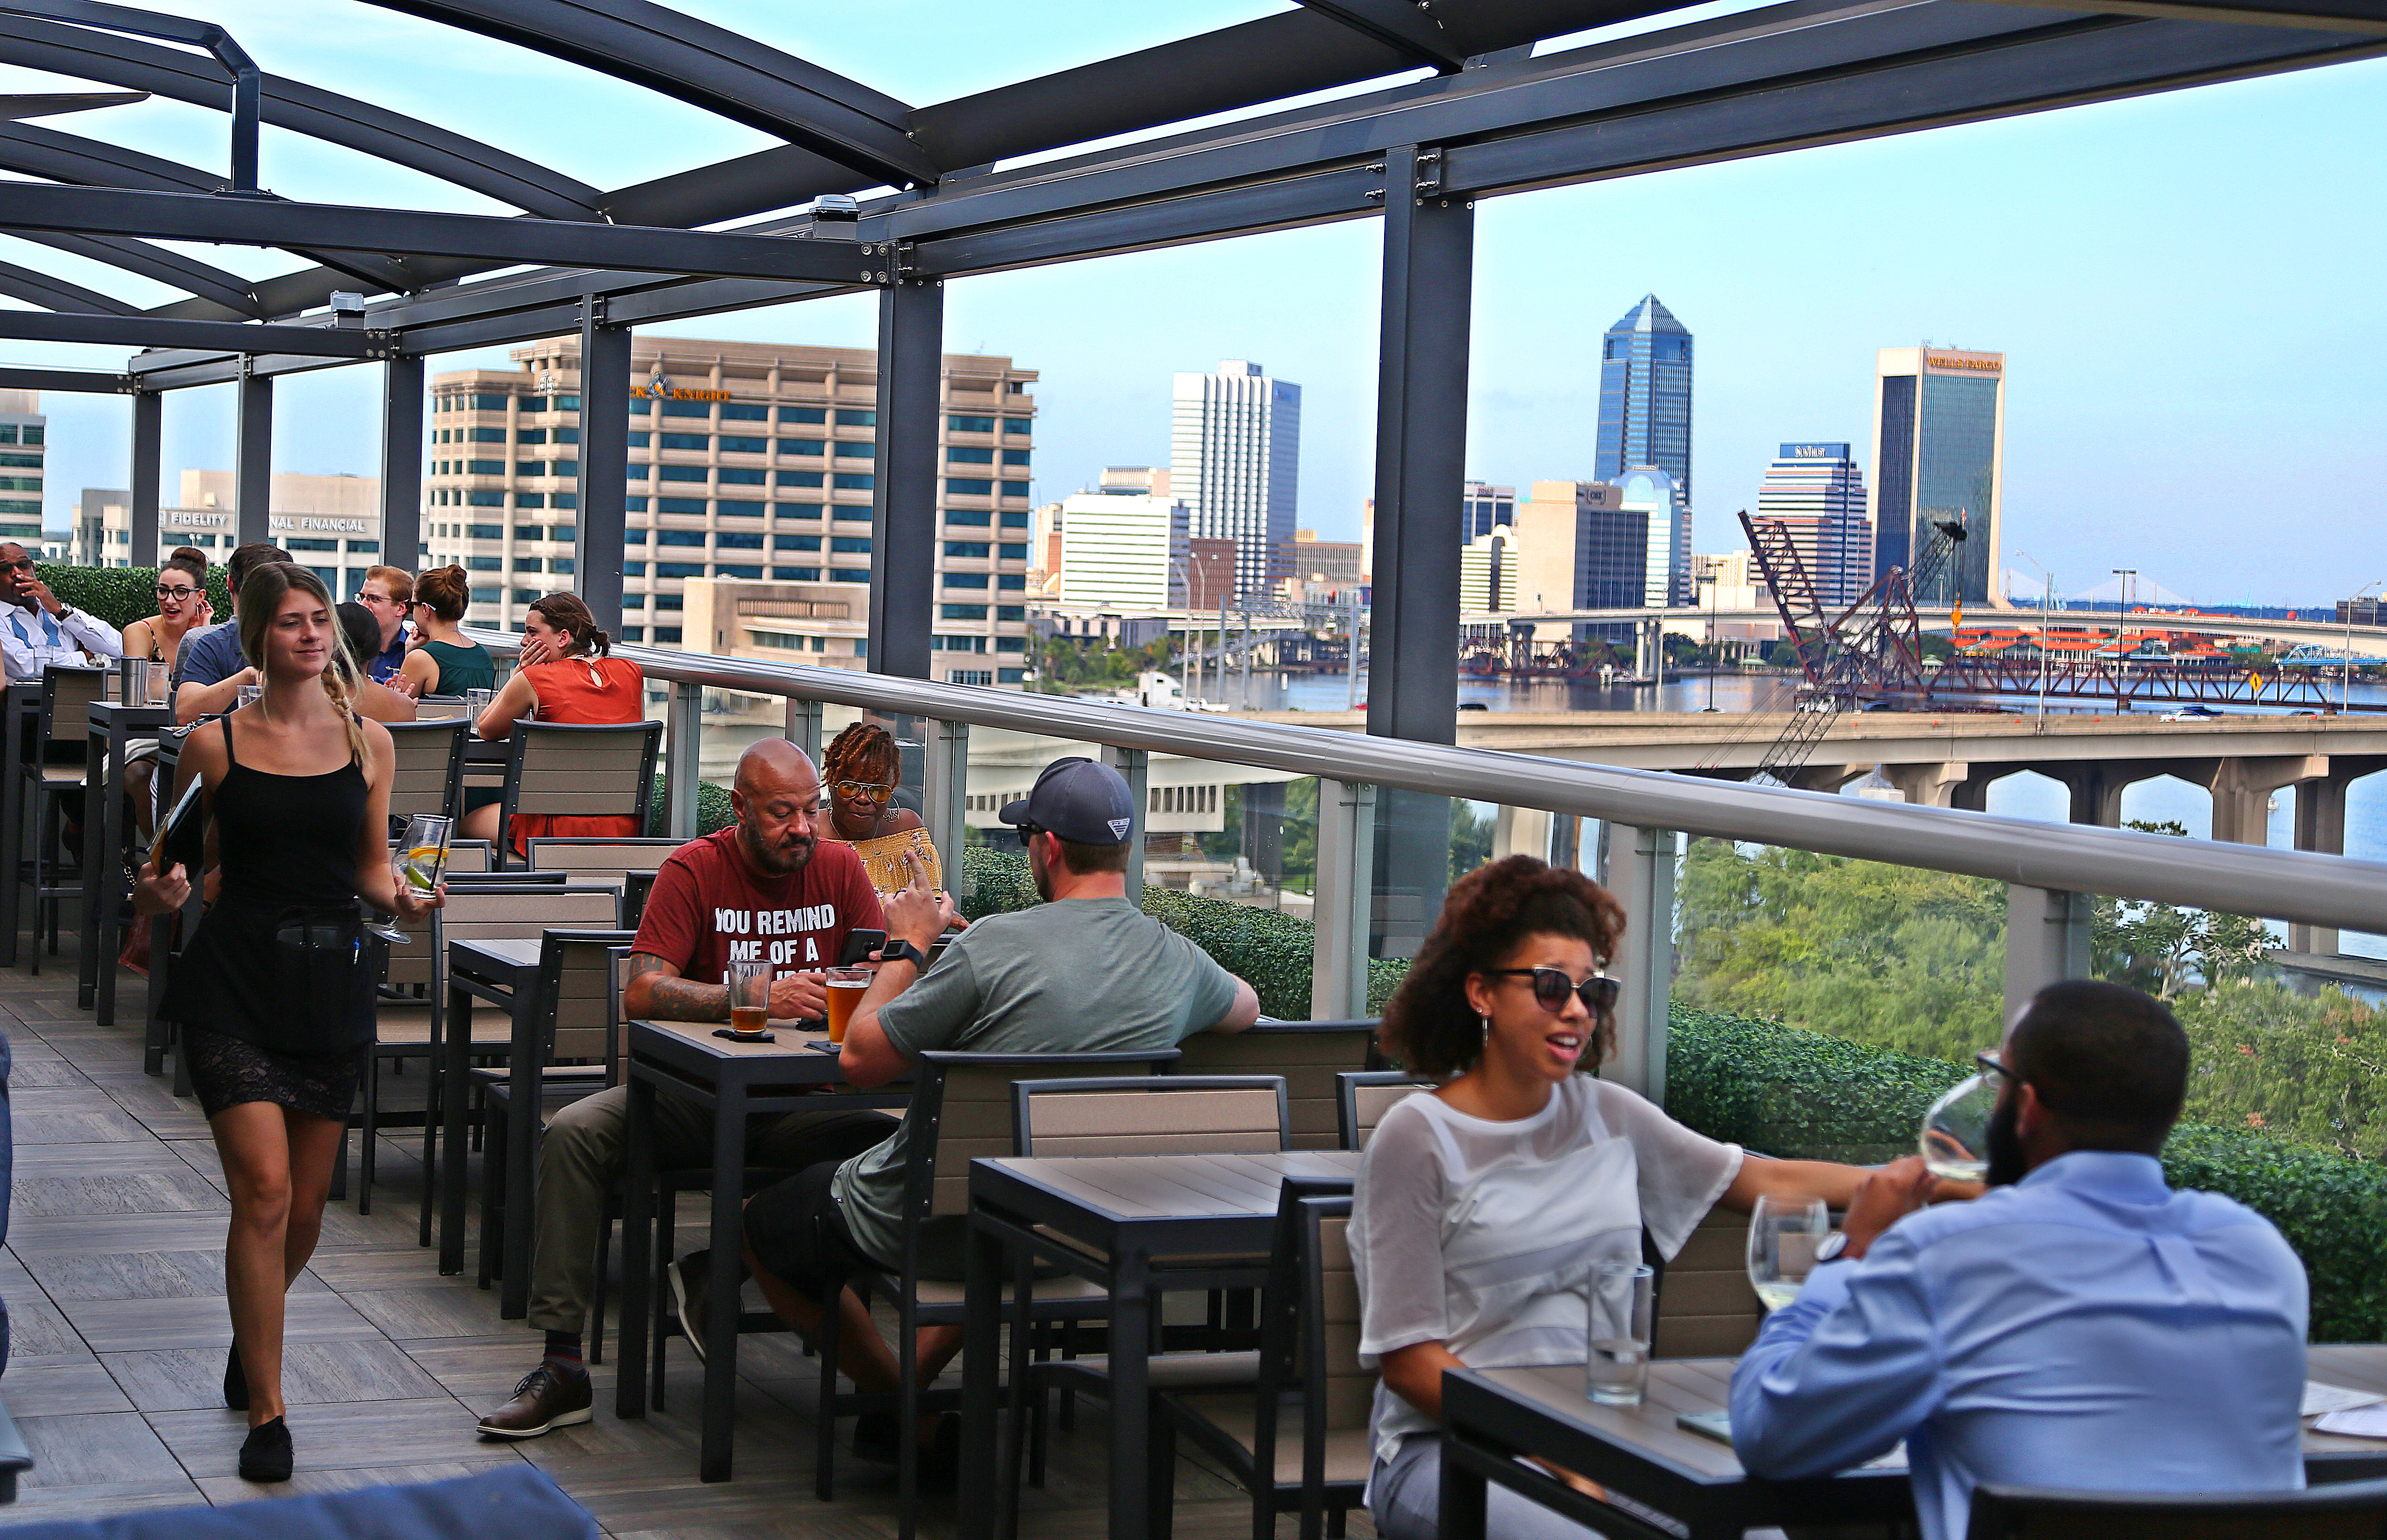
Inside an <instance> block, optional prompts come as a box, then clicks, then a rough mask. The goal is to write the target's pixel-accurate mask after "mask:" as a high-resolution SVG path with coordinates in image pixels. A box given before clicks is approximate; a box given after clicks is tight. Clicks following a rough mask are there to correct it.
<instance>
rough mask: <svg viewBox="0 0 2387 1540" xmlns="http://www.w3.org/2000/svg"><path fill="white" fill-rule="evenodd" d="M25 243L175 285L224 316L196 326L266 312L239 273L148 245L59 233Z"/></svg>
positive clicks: (33, 235)
mask: <svg viewBox="0 0 2387 1540" xmlns="http://www.w3.org/2000/svg"><path fill="white" fill-rule="evenodd" d="M17 238H18V239H19V240H20V241H38V242H40V243H41V244H42V245H44V246H52V247H55V248H57V250H59V251H65V252H71V253H73V254H74V255H75V256H78V257H87V258H89V259H91V260H93V261H95V262H105V263H107V265H108V266H109V267H112V268H120V269H121V270H123V271H126V272H131V273H137V274H139V275H140V276H142V277H144V278H149V279H154V280H156V281H157V282H158V283H160V284H169V285H170V286H172V287H174V288H178V289H181V290H183V292H184V293H186V294H189V295H192V296H193V297H196V298H198V299H201V300H204V301H206V302H207V303H208V304H209V305H212V306H214V307H216V308H217V309H219V310H220V311H221V312H222V313H221V316H195V317H192V318H191V319H193V320H225V321H235V320H249V321H254V320H258V319H259V318H260V317H261V316H262V315H263V313H264V312H263V310H262V309H261V308H260V307H259V305H258V302H257V291H256V290H254V289H252V288H250V287H248V284H247V280H246V279H244V278H242V277H241V276H240V274H238V273H236V272H227V271H224V270H223V269H221V268H216V267H209V266H208V264H207V263H205V262H195V261H193V260H192V259H189V258H188V257H185V256H183V254H182V253H181V252H179V251H169V250H167V249H166V248H165V247H164V246H152V245H150V244H149V243H148V242H146V241H133V240H126V239H125V238H123V237H122V236H119V235H69V234H62V233H60V232H58V231H55V230H49V231H36V230H20V231H18V232H17Z"/></svg>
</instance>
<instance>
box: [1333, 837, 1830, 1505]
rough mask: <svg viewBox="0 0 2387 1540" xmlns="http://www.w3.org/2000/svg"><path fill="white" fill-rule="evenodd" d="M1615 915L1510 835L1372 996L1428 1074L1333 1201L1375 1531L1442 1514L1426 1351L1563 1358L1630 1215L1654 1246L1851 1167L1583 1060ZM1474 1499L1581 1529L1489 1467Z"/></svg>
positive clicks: (1594, 1024)
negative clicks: (1510, 851)
mask: <svg viewBox="0 0 2387 1540" xmlns="http://www.w3.org/2000/svg"><path fill="white" fill-rule="evenodd" d="M1623 930H1624V912H1623V909H1621V908H1619V907H1618V905H1617V903H1616V901H1615V900H1614V899H1613V898H1611V897H1610V896H1609V894H1608V893H1607V891H1606V890H1603V889H1602V888H1600V887H1599V886H1598V884H1597V883H1594V882H1592V881H1591V880H1590V879H1589V878H1587V877H1584V876H1583V875H1581V874H1580V873H1577V872H1572V871H1568V870H1565V869H1564V868H1561V867H1556V866H1549V865H1544V864H1543V863H1541V862H1539V861H1536V860H1535V859H1534V858H1533V857H1531V856H1526V855H1512V856H1509V857H1508V858H1507V859H1505V860H1501V861H1496V862H1493V863H1492V864H1491V865H1487V866H1484V867H1481V868H1479V869H1477V870H1476V871H1474V872H1471V873H1470V874H1469V875H1468V876H1467V877H1464V878H1462V879H1460V880H1459V882H1458V883H1456V884H1455V885H1453V887H1452V888H1451V890H1450V898H1449V902H1448V903H1446V904H1445V905H1444V906H1443V911H1442V917H1441V919H1440V920H1439V921H1438V922H1437V923H1436V924H1435V926H1434V928H1433V934H1432V935H1430V936H1428V937H1427V938H1426V940H1425V945H1424V946H1423V947H1422V948H1421V949H1420V950H1419V953H1418V955H1417V961H1416V964H1415V965H1414V966H1412V967H1411V968H1410V970H1409V975H1408V979H1407V980H1406V981H1405V982H1404V983H1403V984H1402V985H1401V988H1400V991H1399V992H1398V993H1397V994H1396V995H1395V996H1394V997H1393V999H1392V1002H1391V1003H1390V1004H1388V1005H1387V1006H1386V1007H1385V1010H1384V1024H1383V1041H1384V1048H1385V1051H1386V1052H1387V1053H1389V1054H1392V1055H1393V1056H1394V1057H1395V1058H1396V1059H1398V1060H1400V1062H1401V1063H1402V1064H1404V1065H1405V1066H1407V1067H1408V1068H1409V1069H1410V1070H1411V1071H1412V1072H1414V1073H1416V1074H1418V1075H1419V1076H1421V1077H1422V1078H1424V1079H1433V1080H1436V1081H1439V1082H1441V1083H1440V1084H1439V1085H1438V1086H1437V1087H1436V1088H1435V1090H1434V1091H1433V1092H1432V1093H1431V1094H1425V1093H1421V1094H1419V1095H1415V1096H1411V1097H1409V1098H1408V1100H1406V1101H1403V1102H1401V1103H1399V1104H1397V1105H1395V1106H1394V1107H1393V1108H1392V1110H1391V1111H1389V1112H1387V1113H1386V1114H1385V1115H1384V1117H1383V1121H1382V1122H1381V1123H1379V1124H1378V1125H1377V1127H1376V1131H1375V1133H1374V1135H1373V1136H1372V1137H1371V1138H1370V1140H1369V1142H1368V1149H1367V1154H1366V1155H1364V1156H1363V1157H1362V1159H1361V1161H1360V1165H1359V1179H1358V1188H1357V1190H1356V1193H1355V1197H1354V1202H1353V1204H1352V1211H1351V1250H1352V1256H1353V1260H1354V1265H1355V1267H1356V1269H1357V1271H1358V1281H1359V1290H1360V1298H1361V1302H1362V1311H1363V1315H1362V1321H1361V1329H1360V1330H1361V1341H1360V1344H1359V1351H1360V1353H1361V1355H1362V1361H1363V1362H1366V1363H1369V1364H1371V1365H1373V1366H1375V1367H1377V1368H1378V1369H1380V1370H1381V1371H1382V1374H1383V1381H1382V1382H1381V1383H1380V1384H1379V1385H1378V1387H1377V1390H1376V1407H1375V1413H1374V1417H1373V1421H1372V1427H1373V1431H1374V1434H1375V1451H1376V1464H1375V1468H1374V1471H1373V1475H1372V1479H1371V1480H1370V1483H1369V1494H1368V1505H1369V1508H1370V1510H1371V1511H1372V1513H1373V1514H1374V1516H1375V1521H1376V1528H1377V1532H1378V1533H1379V1534H1383V1535H1385V1536H1387V1537H1388V1540H1431V1537H1432V1536H1433V1534H1434V1533H1435V1530H1436V1527H1437V1524H1438V1518H1437V1514H1438V1504H1439V1502H1440V1493H1441V1487H1442V1439H1441V1434H1440V1433H1439V1432H1438V1431H1437V1427H1438V1423H1439V1421H1440V1419H1441V1412H1442V1374H1443V1370H1446V1369H1458V1368H1463V1367H1467V1366H1473V1367H1476V1368H1499V1367H1508V1366H1513V1365H1521V1364H1545V1363H1580V1362H1581V1361H1582V1360H1583V1354H1584V1319H1585V1310H1586V1307H1587V1305H1588V1297H1587V1296H1588V1288H1587V1284H1588V1280H1589V1279H1590V1277H1591V1275H1592V1273H1593V1270H1594V1269H1595V1268H1596V1267H1597V1266H1598V1264H1599V1263H1602V1262H1606V1261H1611V1260H1614V1261H1629V1262H1638V1261H1639V1260H1640V1259H1641V1237H1642V1232H1643V1231H1645V1230H1646V1231H1648V1234H1649V1237H1650V1239H1651V1240H1652V1241H1654V1242H1655V1243H1656V1244H1657V1247H1658V1249H1659V1251H1660V1252H1661V1253H1662V1254H1663V1255H1665V1256H1673V1255H1674V1253H1675V1252H1676V1251H1677V1250H1679V1249H1680V1248H1681V1246H1682V1244H1683V1243H1684V1241H1685V1240H1686V1239H1687V1238H1688V1237H1689V1235H1690V1232H1691V1231H1692V1229H1693V1228H1694V1227H1695V1226H1697V1225H1698V1224H1699V1220H1700V1219H1701V1218H1704V1217H1705V1216H1706V1214H1707V1212H1708V1210H1709V1209H1710V1208H1711V1207H1712V1206H1713V1205H1716V1204H1718V1203H1722V1204H1724V1205H1726V1206H1728V1207H1732V1208H1737V1209H1743V1210H1746V1209H1749V1208H1751V1207H1754V1206H1755V1205H1756V1203H1757V1200H1758V1198H1759V1197H1760V1196H1762V1195H1764V1194H1767V1193H1772V1194H1774V1195H1777V1196H1799V1197H1806V1196H1815V1197H1821V1198H1825V1199H1826V1200H1828V1201H1830V1202H1832V1203H1833V1204H1835V1205H1845V1204H1846V1203H1847V1202H1848V1200H1849V1199H1850V1196H1851V1195H1853V1194H1854V1193H1855V1191H1856V1186H1857V1183H1858V1181H1859V1180H1862V1179H1863V1176H1864V1175H1865V1173H1864V1172H1863V1170H1861V1169H1859V1168H1855V1167H1852V1166H1836V1165H1830V1164H1826V1163H1825V1162H1821V1161H1812V1160H1763V1159H1745V1158H1743V1156H1742V1154H1741V1151H1740V1147H1739V1146H1738V1145H1737V1144H1721V1143H1718V1142H1716V1141H1714V1140H1712V1139H1710V1138H1708V1137H1706V1136H1705V1135H1703V1134H1699V1133H1694V1132H1693V1131H1691V1130H1689V1129H1686V1128H1685V1127H1683V1125H1681V1124H1680V1123H1677V1122H1675V1121H1674V1120H1673V1118H1671V1117H1667V1116H1666V1115H1665V1114H1664V1113H1663V1112H1661V1111H1660V1110H1659V1109H1658V1108H1657V1107H1655V1106H1653V1105H1650V1104H1649V1103H1648V1102H1647V1101H1644V1100H1643V1099H1642V1098H1641V1097H1639V1096H1637V1095H1636V1094H1634V1093H1633V1092H1630V1091H1627V1090H1626V1089H1624V1088H1623V1086H1621V1085H1617V1084H1615V1083H1614V1082H1612V1081H1608V1080H1601V1079H1594V1078H1593V1077H1591V1076H1589V1075H1586V1074H1584V1073H1581V1071H1583V1070H1587V1069H1591V1068H1593V1067H1596V1066H1598V1063H1599V1062H1600V1060H1601V1059H1603V1058H1604V1057H1606V1056H1607V1054H1608V1053H1609V1051H1610V1048H1611V1047H1612V1046H1613V1044H1614V1041H1615V1021H1614V1018H1613V1014H1612V1013H1613V1011H1614V1008H1615V1004H1616V993H1617V986H1616V983H1615V981H1614V980H1613V979H1611V978H1609V977H1608V975H1607V974H1606V973H1605V972H1604V971H1603V969H1605V968H1606V966H1607V965H1608V962H1609V960H1610V958H1611V957H1612V956H1614V955H1615V952H1616V944H1617V940H1618V938H1619V937H1620V936H1621V935H1623ZM1558 1473H1559V1474H1560V1476H1561V1478H1562V1479H1565V1480H1567V1481H1568V1482H1569V1483H1571V1484H1574V1485H1577V1486H1580V1487H1582V1488H1583V1489H1585V1490H1586V1491H1590V1492H1593V1493H1594V1494H1595V1495H1598V1488H1597V1487H1594V1486H1592V1485H1591V1484H1590V1483H1585V1482H1584V1481H1582V1479H1581V1478H1579V1477H1574V1476H1572V1475H1571V1474H1569V1473H1567V1472H1563V1471H1560V1472H1558ZM1490 1500H1491V1504H1492V1509H1491V1513H1490V1521H1489V1529H1490V1533H1492V1534H1499V1535H1503V1536H1527V1537H1535V1540H1538V1537H1544V1536H1547V1537H1558V1536H1566V1537H1570V1540H1580V1537H1583V1536H1587V1535H1590V1534H1593V1532H1592V1531H1590V1530H1587V1529H1585V1528H1584V1527H1583V1526H1581V1525H1578V1524H1576V1523H1574V1522H1572V1521H1569V1520H1566V1519H1562V1518H1560V1516H1559V1515H1557V1514H1555V1513H1553V1512H1552V1511H1551V1510H1549V1509H1548V1508H1543V1507H1542V1506H1541V1505H1539V1504H1537V1503H1535V1502H1533V1501H1532V1500H1530V1499H1528V1498H1525V1497H1522V1496H1518V1495H1517V1494H1515V1493H1512V1492H1509V1490H1508V1489H1507V1488H1505V1487H1502V1486H1499V1485H1498V1484H1497V1483H1495V1484H1494V1485H1493V1486H1492V1488H1491V1498H1490Z"/></svg>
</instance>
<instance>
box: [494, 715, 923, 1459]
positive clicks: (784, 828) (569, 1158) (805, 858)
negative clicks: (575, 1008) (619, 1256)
mask: <svg viewBox="0 0 2387 1540" xmlns="http://www.w3.org/2000/svg"><path fill="white" fill-rule="evenodd" d="M729 797H730V805H731V807H732V808H733V809H734V810H735V811H736V813H737V815H738V818H737V822H736V823H735V824H733V825H731V826H730V827H727V828H725V829H721V830H719V831H717V832H715V833H713V834H708V835H705V836H704V837H702V838H701V839H694V840H690V841H689V842H688V844H685V845H683V846H681V847H680V848H679V849H678V850H676V851H674V852H672V854H671V855H670V857H669V858H668V859H666V860H665V861H664V862H663V867H662V869H661V870H659V871H658V872H657V873H656V874H655V882H654V887H653V888H652V890H650V892H649V893H648V896H647V907H646V911H645V913H644V915H642V916H641V918H640V920H639V924H638V940H636V941H635V942H633V943H632V945H631V952H630V978H629V983H628V986H627V987H626V988H625V990H624V991H623V994H622V1009H623V1014H624V1016H625V1017H639V1016H645V1017H650V1018H655V1017H659V1018H662V1019H665V1020H671V1021H725V1022H726V1021H727V1020H728V1019H729V991H728V990H727V988H726V986H724V984H723V983H722V982H721V978H722V973H723V970H724V969H725V967H726V965H727V964H728V963H729V962H730V961H731V960H732V959H733V958H735V959H742V960H753V961H760V962H765V963H769V964H771V965H773V967H774V977H773V979H772V983H771V1015H772V1016H776V1017H782V1018H785V1017H802V1016H820V1015H822V1014H824V1012H825V1011H826V1010H827V989H826V986H825V984H824V983H823V979H822V975H823V973H824V971H825V970H826V969H827V968H829V967H831V966H835V965H836V963H837V960H838V957H839V954H840V953H841V952H842V950H843V949H844V946H845V938H846V934H847V932H848V931H851V930H884V929H886V928H888V921H889V918H890V915H889V913H888V912H887V910H882V908H881V905H880V903H879V899H878V893H877V892H876V891H874V890H872V888H871V886H870V878H869V877H868V875H867V874H866V873H865V872H864V870H863V866H862V858H861V857H860V856H858V855H856V854H854V853H853V848H852V846H850V845H845V844H840V843H839V842H838V841H836V840H833V839H821V838H820V837H819V833H818V827H817V826H818V820H819V817H820V816H821V794H820V777H819V775H818V774H817V772H815V770H814V768H813V764H812V761H810V760H809V759H806V758H805V757H804V753H803V751H802V750H801V749H799V748H797V747H796V746H795V745H794V744H792V743H789V741H788V740H787V739H785V738H764V739H763V740H762V741H760V742H758V743H756V744H754V745H753V746H752V747H751V748H750V749H748V750H747V751H746V752H745V754H744V756H743V757H742V758H740V759H739V762H738V777H737V781H736V783H735V785H734V786H733V787H732V788H731V789H730V793H729ZM920 906H925V907H926V909H927V910H928V912H929V913H931V914H933V913H935V912H936V911H938V909H939V908H940V907H941V906H940V903H939V901H938V900H936V899H935V898H934V897H932V896H931V895H929V894H928V891H927V889H926V885H925V884H920V885H917V886H916V889H915V890H907V891H905V892H900V893H897V894H894V895H893V896H892V897H890V899H889V900H888V909H890V910H892V911H893V913H894V915H896V916H897V917H902V916H905V915H909V914H910V912H911V911H912V910H913V909H914V908H916V907H920ZM628 1107H629V1092H628V1089H627V1088H626V1087H624V1086H615V1087H614V1088H613V1089H612V1090H610V1091H604V1092H599V1093H598V1094H596V1095H594V1096H589V1097H587V1098H584V1099H583V1100H581V1101H578V1102H575V1103H573V1104H572V1105H570V1106H568V1107H565V1108H564V1109H563V1110H562V1111H561V1112H559V1113H557V1114H556V1116H555V1118H554V1121H553V1122H551V1123H550V1124H549V1126H548V1130H547V1134H546V1137H545V1138H544V1139H543V1140H542V1141H541V1142H540V1144H539V1155H538V1188H537V1218H536V1230H535V1232H534V1233H535V1240H534V1242H533V1245H532V1252H531V1274H530V1313H529V1325H530V1328H531V1330H533V1331H535V1332H544V1333H545V1334H546V1337H547V1351H546V1355H545V1357H543V1358H542V1359H541V1360H540V1363H539V1366H538V1367H537V1369H534V1370H531V1372H530V1373H528V1374H526V1375H524V1377H523V1380H522V1382H521V1383H520V1384H518V1385H516V1386H515V1387H514V1395H513V1399H512V1400H511V1401H509V1402H507V1403H506V1405H505V1406H503V1407H499V1409H498V1410H496V1411H494V1412H491V1413H490V1414H489V1415H488V1416H486V1417H485V1418H483V1419H482V1420H481V1424H480V1426H481V1431H482V1432H483V1433H488V1434H492V1435H494V1436H497V1437H500V1438H536V1437H537V1436H538V1435H539V1434H541V1433H546V1432H548V1431H549V1429H551V1428H560V1427H567V1426H570V1425H571V1424H574V1423H577V1422H586V1421H587V1420H589V1417H590V1415H591V1407H592V1404H593V1402H592V1397H591V1395H590V1393H589V1388H588V1371H587V1368H586V1366H585V1365H584V1364H583V1363H582V1361H581V1355H580V1334H581V1332H582V1330H583V1328H584V1326H585V1324H586V1322H587V1314H588V1303H589V1300H590V1297H591V1295H592V1294H593V1292H594V1289H595V1284H596V1254H597V1232H598V1229H599V1227H600V1225H601V1224H602V1223H603V1220H604V1213H605V1205H606V1203H607V1201H608V1200H609V1199H610V1198H611V1196H612V1195H613V1192H614V1190H615V1188H616V1187H618V1186H619V1184H620V1182H621V1179H622V1168H623V1165H624V1163H625V1150H624V1135H625V1125H626V1118H627V1112H628ZM894 1127H895V1123H894V1119H892V1118H891V1117H889V1116H888V1115H886V1114H884V1113H879V1112H872V1111H867V1110H864V1111H847V1112H796V1113H785V1114H775V1115H766V1116H764V1117H758V1118H756V1119H754V1120H753V1121H752V1122H751V1123H750V1124H749V1125H748V1126H747V1143H746V1151H747V1154H746V1158H747V1161H748V1162H749V1164H751V1165H756V1166H778V1167H786V1168H790V1169H801V1168H804V1167H807V1166H810V1165H813V1164H815V1163H817V1162H819V1161H824V1160H842V1159H844V1158H845V1157H846V1156H848V1155H858V1154H860V1153H861V1152H862V1151H864V1150H866V1149H868V1148H870V1147H871V1146H872V1145H874V1144H876V1143H878V1142H879V1141H881V1140H883V1139H885V1138H886V1137H887V1136H888V1135H889V1133H890V1132H891V1131H892V1130H893V1129H894ZM652 1132H653V1135H654V1159H655V1164H656V1168H658V1169H665V1168H671V1167H675V1166H680V1167H685V1166H702V1165H705V1164H707V1163H708V1162H709V1161H710V1160H711V1159H712V1149H713V1120H712V1117H711V1115H710V1114H709V1113H708V1112H706V1111H705V1110H704V1109H703V1108H701V1107H699V1106H697V1105H695V1104H693V1103H691V1102H688V1101H684V1100H682V1099H680V1098H678V1097H676V1096H673V1095H672V1094H671V1093H670V1092H662V1093H661V1094H659V1095H657V1096H656V1098H655V1117H654V1120H653V1124H652Z"/></svg>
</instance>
